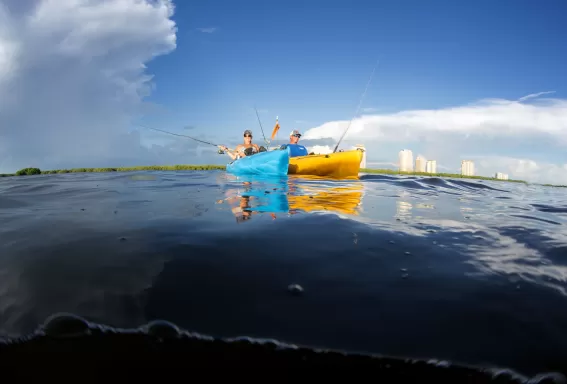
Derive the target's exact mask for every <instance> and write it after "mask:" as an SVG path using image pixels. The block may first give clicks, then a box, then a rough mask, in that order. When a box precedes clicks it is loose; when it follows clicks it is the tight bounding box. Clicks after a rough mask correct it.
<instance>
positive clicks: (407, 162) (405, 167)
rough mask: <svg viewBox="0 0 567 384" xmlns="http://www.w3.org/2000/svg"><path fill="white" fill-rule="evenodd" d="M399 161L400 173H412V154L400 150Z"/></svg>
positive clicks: (409, 151) (406, 150)
mask: <svg viewBox="0 0 567 384" xmlns="http://www.w3.org/2000/svg"><path fill="white" fill-rule="evenodd" d="M398 159H399V161H400V171H402V172H412V171H413V153H412V151H411V150H409V149H402V150H401V151H400V153H399V154H398Z"/></svg>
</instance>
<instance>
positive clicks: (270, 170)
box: [226, 150, 289, 176]
mask: <svg viewBox="0 0 567 384" xmlns="http://www.w3.org/2000/svg"><path fill="white" fill-rule="evenodd" d="M288 167H289V151H280V150H275V151H268V152H260V153H256V154H254V155H251V156H246V157H243V158H241V159H238V160H234V161H233V162H232V163H229V164H227V165H226V171H227V172H230V173H232V174H233V175H264V176H287V169H288Z"/></svg>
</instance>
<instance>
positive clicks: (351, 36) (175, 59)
mask: <svg viewBox="0 0 567 384" xmlns="http://www.w3.org/2000/svg"><path fill="white" fill-rule="evenodd" d="M172 5H174V6H173V7H172ZM565 14H567V2H565V1H564V0H561V1H560V0H547V1H545V2H535V1H533V0H530V1H527V0H498V1H485V0H483V1H469V2H465V1H427V2H425V1H417V0H416V1H409V0H407V1H403V0H398V1H387V2H386V1H380V2H376V1H349V2H347V1H334V0H331V1H318V0H312V1H306V2H299V1H286V2H271V1H239V2H227V1H222V2H221V1H213V0H209V1H191V2H190V1H171V0H151V1H150V0H144V1H137V0H121V1H120V2H108V1H103V0H92V1H91V2H88V3H82V4H79V3H67V2H48V1H46V0H37V1H35V2H29V3H28V2H21V1H17V0H4V1H3V2H2V4H0V26H1V27H0V48H1V49H0V52H3V53H2V54H0V62H2V63H3V65H2V66H0V126H2V127H7V128H4V129H3V130H0V173H1V172H13V171H14V170H15V169H19V168H21V167H23V166H32V165H41V167H42V168H60V167H72V166H80V167H84V166H119V165H134V164H148V163H149V164H165V163H186V164H187V163H204V162H207V163H210V162H215V163H225V162H226V161H227V159H228V158H227V157H223V156H219V155H216V154H215V153H214V150H215V148H212V147H207V146H204V147H203V146H202V145H199V144H197V143H195V142H192V141H190V140H183V139H179V138H174V137H171V136H168V135H165V134H162V133H156V132H154V131H150V130H147V129H144V128H139V127H137V126H136V123H141V124H144V125H147V126H151V127H156V128H160V129H165V130H170V131H173V132H176V133H186V134H192V135H195V136H198V137H207V138H209V139H210V140H211V141H214V142H218V143H222V144H228V145H233V144H235V143H237V142H239V141H240V140H241V137H242V132H243V131H244V130H245V129H252V130H253V131H254V133H255V141H256V142H261V134H260V130H259V126H258V122H257V119H256V115H255V112H254V106H256V107H257V108H258V110H259V112H260V117H261V119H262V123H263V125H264V130H265V131H266V133H267V134H268V133H269V131H271V129H272V127H273V124H274V122H275V118H276V116H279V120H280V124H281V126H282V129H281V131H280V135H279V136H278V138H279V139H285V136H286V135H287V133H288V132H289V131H291V130H292V129H299V130H301V131H302V132H304V133H305V134H304V137H303V139H302V142H303V143H304V144H306V145H308V146H309V147H311V148H315V149H317V150H321V151H323V150H325V148H327V147H328V146H329V145H331V146H332V145H333V144H334V143H335V142H336V140H337V139H338V137H339V136H340V135H341V134H342V132H343V131H344V127H345V126H346V125H347V124H348V122H349V120H350V119H351V118H352V117H353V115H354V112H355V109H356V106H357V105H358V102H359V99H360V97H361V95H362V92H363V90H364V87H365V85H366V83H367V81H368V78H369V76H370V73H371V72H372V69H373V68H374V66H375V64H376V61H377V60H379V65H378V68H377V70H376V73H375V76H374V78H373V82H372V84H371V86H370V88H369V89H368V92H367V94H366V98H365V100H364V102H363V104H362V109H361V111H360V112H359V114H358V116H357V119H355V120H354V121H353V125H352V128H351V129H350V131H349V134H348V135H347V136H346V137H345V140H344V146H345V147H348V146H349V145H352V144H354V143H364V144H365V145H366V146H367V148H368V158H369V161H372V162H374V163H376V164H377V165H376V166H386V165H388V163H389V164H390V165H391V166H395V163H396V162H397V153H398V151H399V150H401V149H404V148H409V149H412V151H413V152H414V157H415V156H417V155H418V154H421V155H423V156H425V157H426V158H428V159H436V160H437V161H438V164H439V167H440V168H441V169H442V170H448V171H449V170H451V171H458V167H459V164H460V160H461V159H463V158H470V159H474V161H475V164H477V170H478V172H479V173H480V174H485V175H488V174H491V173H493V172H496V171H501V172H505V173H509V174H510V177H516V178H524V179H529V180H534V181H549V180H555V181H556V180H557V179H558V178H563V179H562V180H564V181H565V182H566V183H567V158H566V157H565V152H566V151H565V147H566V146H567V119H566V118H565V116H567V96H566V95H567V69H566V68H567V50H566V49H565V43H564V40H565V36H567V23H565V22H564V15H565ZM93 25H99V26H100V28H92V27H91V26H93ZM3 71H4V72H3ZM185 126H192V127H193V128H192V129H190V130H187V129H184V128H183V127H185ZM24 144H25V145H24ZM140 144H142V145H140ZM327 150H328V148H327ZM380 164H381V165H380ZM544 179H545V180H544Z"/></svg>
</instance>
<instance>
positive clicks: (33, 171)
mask: <svg viewBox="0 0 567 384" xmlns="http://www.w3.org/2000/svg"><path fill="white" fill-rule="evenodd" d="M224 170H226V166H225V165H212V164H203V165H189V164H178V165H149V166H145V165H144V166H134V167H106V168H69V169H53V170H47V171H42V170H40V169H39V168H24V169H20V170H19V171H17V172H16V173H9V174H0V178H2V177H14V176H30V175H52V174H63V173H103V172H135V171H224ZM360 173H368V174H383V175H400V176H424V177H439V178H453V179H471V180H489V181H500V182H510V183H523V184H533V185H541V186H545V187H557V188H567V185H555V184H538V183H528V182H527V181H524V180H514V179H508V180H502V179H497V178H495V177H486V176H463V175H461V174H458V173H426V172H403V171H397V170H392V169H380V168H360Z"/></svg>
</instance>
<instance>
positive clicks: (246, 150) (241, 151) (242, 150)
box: [219, 129, 265, 160]
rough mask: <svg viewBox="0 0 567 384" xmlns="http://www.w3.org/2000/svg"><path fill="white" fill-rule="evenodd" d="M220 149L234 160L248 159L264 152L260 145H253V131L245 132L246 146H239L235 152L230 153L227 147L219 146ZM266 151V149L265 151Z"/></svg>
mask: <svg viewBox="0 0 567 384" xmlns="http://www.w3.org/2000/svg"><path fill="white" fill-rule="evenodd" d="M219 148H220V149H221V150H222V151H224V152H226V153H227V154H228V155H229V156H230V158H231V159H232V160H236V159H240V158H241V157H246V156H250V155H254V154H256V153H258V152H263V151H262V148H261V147H259V146H258V144H252V131H251V130H249V129H247V130H246V131H244V144H238V145H237V146H236V148H235V149H234V152H232V151H230V150H229V149H228V148H227V147H226V146H224V145H219ZM264 150H265V149H264Z"/></svg>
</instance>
